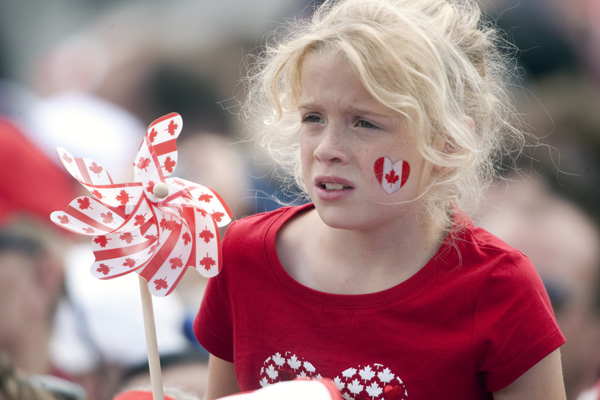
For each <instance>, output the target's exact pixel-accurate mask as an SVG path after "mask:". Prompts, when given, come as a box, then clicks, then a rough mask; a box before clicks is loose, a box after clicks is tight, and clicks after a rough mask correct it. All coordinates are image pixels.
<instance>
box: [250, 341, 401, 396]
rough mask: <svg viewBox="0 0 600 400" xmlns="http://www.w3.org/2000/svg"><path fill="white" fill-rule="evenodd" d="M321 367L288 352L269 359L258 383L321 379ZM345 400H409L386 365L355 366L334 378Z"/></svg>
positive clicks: (264, 365) (265, 384)
mask: <svg viewBox="0 0 600 400" xmlns="http://www.w3.org/2000/svg"><path fill="white" fill-rule="evenodd" d="M319 372H320V371H319V365H318V364H313V363H312V362H311V361H309V360H306V359H305V358H303V357H302V355H298V354H297V353H294V352H291V351H286V352H277V353H275V354H274V355H272V356H270V357H268V358H267V359H266V360H265V361H264V363H263V366H262V368H261V373H260V377H259V381H258V383H259V384H260V385H261V387H264V386H267V385H270V384H274V383H277V382H283V381H288V380H292V379H296V378H301V377H305V378H309V379H320V378H322V375H321V374H320V373H319ZM327 377H329V378H332V379H333V382H334V383H335V385H336V387H337V388H338V389H339V390H340V392H341V394H342V398H343V399H345V400H357V399H361V400H363V399H365V400H366V399H370V400H384V399H386V400H388V399H394V400H409V396H408V391H407V390H406V385H405V384H404V383H403V382H402V380H401V379H400V377H399V376H397V375H396V374H395V373H394V372H393V371H392V370H391V369H390V368H387V367H386V366H385V365H383V364H379V363H373V364H369V365H364V364H363V365H355V366H354V367H350V368H346V369H345V370H343V371H342V372H341V373H338V374H337V375H335V377H333V374H332V375H329V376H327Z"/></svg>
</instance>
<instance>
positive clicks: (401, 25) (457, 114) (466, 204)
mask: <svg viewBox="0 0 600 400" xmlns="http://www.w3.org/2000/svg"><path fill="white" fill-rule="evenodd" d="M291 28H292V29H290V30H289V31H287V32H286V33H285V34H284V35H283V36H282V38H281V39H279V40H277V41H276V43H274V44H273V45H267V46H266V48H265V49H264V51H263V52H262V55H261V56H259V57H258V58H257V59H256V60H255V61H256V63H255V65H254V68H252V69H251V73H250V75H249V79H248V83H249V93H248V96H247V98H246V103H245V104H244V108H243V110H244V113H243V116H244V117H245V118H246V122H247V123H248V126H249V127H250V128H251V129H253V131H254V132H253V134H255V135H256V139H257V141H258V143H259V144H260V145H262V146H263V147H264V148H265V149H266V150H267V151H268V152H269V154H270V155H271V156H272V157H273V159H274V160H275V161H276V162H277V163H278V164H279V165H280V166H281V167H282V169H283V171H284V173H285V174H287V175H288V176H291V177H294V178H295V181H296V182H297V184H298V185H299V186H300V188H302V189H305V186H304V183H303V182H302V174H301V170H300V159H299V158H300V143H299V135H298V130H299V127H300V118H299V115H298V112H297V100H298V97H299V95H300V87H301V69H302V64H303V60H304V59H305V57H306V56H307V55H308V54H310V53H312V52H332V51H333V52H337V53H339V54H341V55H343V56H344V57H345V58H346V59H347V60H348V61H349V62H350V64H351V65H352V66H353V68H354V69H355V71H356V73H357V75H358V76H359V79H360V80H361V81H362V83H363V85H364V86H365V88H366V89H367V90H368V91H369V92H370V93H371V94H372V95H373V96H374V97H375V98H376V99H378V100H379V101H380V102H381V103H382V104H384V105H385V106H387V107H389V108H390V109H391V110H394V111H395V112H397V113H398V114H399V115H400V116H401V117H402V118H404V119H405V120H406V123H407V124H408V125H409V126H410V127H411V128H412V129H410V131H411V132H412V133H413V135H414V139H415V141H416V143H417V148H418V150H419V152H420V153H421V154H422V156H423V157H424V158H425V159H426V160H427V161H428V162H430V163H431V164H432V165H433V166H434V170H435V171H436V173H435V174H434V176H433V179H432V181H431V182H430V184H429V186H428V188H427V189H426V190H425V192H424V193H423V195H422V196H421V200H422V202H423V205H424V208H425V210H426V211H427V212H428V213H429V215H430V216H431V217H432V218H434V220H436V221H439V222H441V223H442V224H445V225H446V226H451V225H452V220H451V219H452V217H451V212H449V210H450V209H451V207H453V206H457V207H459V208H461V209H463V210H467V211H468V210H469V209H470V207H472V206H473V205H476V203H477V200H478V198H479V196H480V195H481V193H482V189H483V188H484V187H485V186H487V185H488V184H490V183H491V182H492V180H493V178H494V176H495V172H494V171H495V164H496V162H497V161H498V160H499V159H500V158H501V157H502V156H503V155H504V154H505V153H506V152H507V150H508V149H509V148H510V149H514V148H515V147H516V148H517V149H520V147H522V145H523V143H524V134H523V133H522V132H521V130H520V129H519V128H518V127H517V124H516V123H515V121H518V118H517V113H516V111H515V109H514V107H513V105H512V102H511V99H510V96H509V92H508V90H507V83H508V82H509V81H510V79H512V77H513V76H514V74H513V73H512V72H513V70H512V68H511V67H512V65H513V64H512V63H511V58H510V57H509V56H508V54H504V53H503V52H502V50H503V48H504V49H507V48H509V46H508V44H506V43H504V41H503V40H502V39H501V36H500V35H499V34H498V32H497V31H496V30H495V29H494V27H493V26H492V25H491V24H490V23H486V22H485V21H484V19H483V18H482V13H481V10H480V9H479V7H478V5H477V4H476V2H475V1H473V0H455V1H453V0H341V1H333V0H332V1H325V3H324V4H323V5H322V6H321V7H319V8H318V9H317V10H315V13H314V14H313V17H312V18H311V19H310V20H305V21H300V22H297V23H295V24H293V25H292V26H291ZM471 209H472V208H471Z"/></svg>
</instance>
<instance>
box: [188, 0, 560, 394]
mask: <svg viewBox="0 0 600 400" xmlns="http://www.w3.org/2000/svg"><path fill="white" fill-rule="evenodd" d="M495 41H496V38H495V36H494V31H493V30H492V29H489V28H487V27H485V25H484V24H483V23H482V21H480V11H479V9H478V8H477V6H476V5H475V3H474V2H472V1H470V0H460V1H458V0H457V1H445V0H346V1H326V2H325V3H324V4H323V5H322V6H321V7H320V8H319V10H317V12H316V13H315V15H314V17H313V18H312V21H311V22H310V23H308V24H307V25H306V26H304V27H302V28H299V29H297V30H296V32H295V33H293V34H292V35H291V36H288V37H287V38H286V39H284V40H283V41H281V42H280V43H279V44H278V45H276V46H273V47H270V48H268V49H267V51H266V53H265V57H264V60H263V61H264V62H263V64H262V65H261V68H260V70H259V71H258V73H257V74H256V75H255V76H254V81H253V83H254V85H253V91H252V92H251V95H250V96H249V100H248V102H249V106H250V108H249V110H250V112H251V114H252V116H253V117H254V118H255V119H256V120H257V121H260V123H261V125H260V126H259V129H257V131H260V132H261V133H262V134H263V138H262V139H261V141H262V143H263V144H264V145H266V146H267V147H268V148H269V149H271V150H272V152H273V155H274V156H275V157H277V159H278V160H279V161H280V162H281V164H282V165H283V166H285V167H288V168H289V170H290V171H291V172H293V173H295V175H296V177H297V180H298V184H299V185H301V187H302V188H304V189H305V191H306V193H307V194H308V196H309V197H310V200H311V202H310V203H308V204H306V205H303V206H298V207H284V208H282V209H279V210H276V211H274V212H270V213H266V214H261V215H256V216H252V217H249V218H246V219H242V220H240V221H238V222H236V223H235V224H233V225H232V226H230V228H229V229H228V231H227V234H226V236H225V239H224V242H223V249H224V250H223V253H224V266H223V271H222V272H221V274H220V275H219V276H218V277H216V278H214V279H212V280H211V281H210V283H209V285H208V288H207V291H206V293H205V297H204V300H203V303H202V306H201V308H200V311H199V313H198V316H197V318H196V320H195V334H196V336H197V338H198V340H199V341H200V343H202V345H204V347H205V348H206V349H207V350H208V351H209V352H210V353H211V354H212V355H211V359H210V367H209V387H208V393H207V399H215V398H218V397H221V396H225V395H228V394H230V393H234V392H237V391H240V390H242V391H246V390H253V389H257V388H260V387H261V386H265V385H268V384H271V383H275V382H279V381H283V380H289V379H294V378H297V377H308V378H321V377H324V378H330V379H333V381H334V382H335V383H336V385H337V387H338V388H339V389H340V390H341V392H342V394H343V396H344V398H346V399H439V398H444V399H490V398H494V399H516V398H519V399H564V398H565V395H564V388H563V384H562V374H561V365H560V355H559V350H558V349H559V347H560V346H561V345H562V344H563V342H564V338H563V336H562V335H561V333H560V331H559V329H558V328H557V325H556V323H555V320H554V316H553V313H552V310H551V307H550V304H549V301H548V298H547V295H546V293H545V291H544V288H543V286H542V283H541V281H540V279H539V277H538V276H537V274H536V272H535V270H534V269H533V267H532V265H531V263H530V262H529V261H528V260H527V258H525V256H524V255H523V254H521V253H520V252H518V251H516V250H514V249H512V248H510V247H508V246H507V245H506V244H504V243H502V242H501V241H500V240H498V239H497V238H495V237H493V236H492V235H490V234H489V233H487V232H485V231H483V230H482V229H479V228H477V227H474V226H473V224H472V223H471V221H470V220H469V218H468V217H467V215H466V214H465V212H464V211H463V210H466V209H467V207H468V206H469V204H471V202H472V200H474V199H475V198H476V197H477V195H478V194H479V193H480V192H481V188H482V186H483V185H484V184H485V183H486V182H488V181H489V179H490V178H491V175H492V172H493V164H494V161H495V159H497V157H498V155H499V154H500V153H499V152H498V149H501V148H502V144H501V143H502V139H503V136H508V139H510V140H511V141H512V142H513V143H515V141H516V142H517V143H518V142H520V141H521V140H522V138H523V136H522V135H521V134H520V133H519V132H518V130H517V129H515V128H513V126H512V125H511V124H510V122H509V119H508V117H509V116H510V110H511V108H510V106H509V104H508V103H507V101H506V95H505V92H504V88H503V86H502V78H503V76H504V75H505V74H504V71H505V70H504V69H503V68H504V67H503V66H504V63H503V62H504V61H503V60H502V59H501V58H500V57H499V53H498V52H497V50H496V48H495V47H494V43H495Z"/></svg>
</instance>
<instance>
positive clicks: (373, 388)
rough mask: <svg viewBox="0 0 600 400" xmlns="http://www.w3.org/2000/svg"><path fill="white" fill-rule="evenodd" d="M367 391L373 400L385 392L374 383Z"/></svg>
mask: <svg viewBox="0 0 600 400" xmlns="http://www.w3.org/2000/svg"><path fill="white" fill-rule="evenodd" d="M366 391H367V393H368V395H369V396H371V398H375V397H377V396H379V395H380V394H381V393H382V392H383V389H381V387H379V385H378V384H377V383H375V382H373V383H371V385H370V386H367V387H366Z"/></svg>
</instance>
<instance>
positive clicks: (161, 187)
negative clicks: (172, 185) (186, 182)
mask: <svg viewBox="0 0 600 400" xmlns="http://www.w3.org/2000/svg"><path fill="white" fill-rule="evenodd" d="M152 193H153V194H154V195H155V196H156V197H158V198H159V199H164V198H165V197H167V195H168V194H169V186H167V184H166V183H164V182H158V183H157V184H156V185H154V188H153V189H152Z"/></svg>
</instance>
